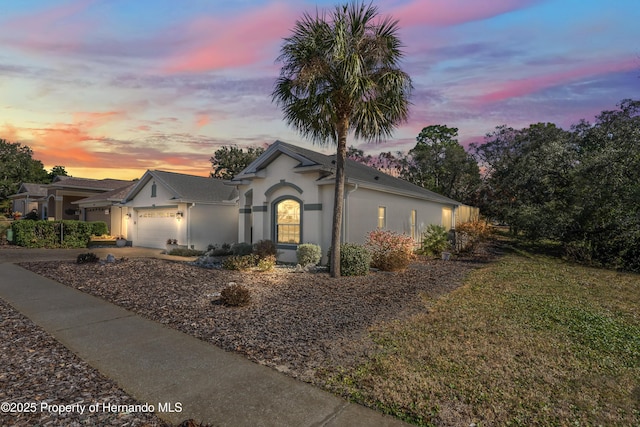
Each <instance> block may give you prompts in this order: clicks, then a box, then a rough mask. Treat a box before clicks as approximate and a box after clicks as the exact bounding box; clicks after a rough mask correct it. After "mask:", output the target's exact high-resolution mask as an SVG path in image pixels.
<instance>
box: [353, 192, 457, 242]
mask: <svg viewBox="0 0 640 427" xmlns="http://www.w3.org/2000/svg"><path fill="white" fill-rule="evenodd" d="M380 206H384V207H385V208H386V226H385V227H384V229H385V230H391V231H395V232H397V233H405V234H409V235H410V234H411V211H412V210H415V211H416V224H415V235H414V236H413V237H414V238H419V236H420V235H421V234H422V231H424V229H425V228H426V227H427V226H428V225H429V224H438V225H440V224H441V222H442V209H443V207H447V205H442V204H439V203H435V202H429V201H425V200H420V199H415V198H411V197H404V196H400V195H397V194H391V193H385V192H381V191H375V190H372V189H367V188H358V189H357V190H355V191H354V192H352V193H351V194H350V195H349V197H348V199H347V202H346V203H345V208H346V209H345V210H346V212H345V215H346V216H347V218H346V233H344V234H345V241H348V242H352V243H364V242H365V241H366V236H367V233H368V232H370V231H372V230H375V229H376V228H378V207H380ZM448 207H451V206H448Z"/></svg>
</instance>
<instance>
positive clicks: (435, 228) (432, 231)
mask: <svg viewBox="0 0 640 427" xmlns="http://www.w3.org/2000/svg"><path fill="white" fill-rule="evenodd" d="M449 246H450V243H449V233H447V230H446V229H445V228H444V227H443V226H441V225H436V224H431V225H429V226H428V227H427V229H426V230H425V231H424V233H422V245H421V246H420V249H418V253H420V254H422V255H440V254H441V253H442V252H444V251H445V250H446V249H448V248H449Z"/></svg>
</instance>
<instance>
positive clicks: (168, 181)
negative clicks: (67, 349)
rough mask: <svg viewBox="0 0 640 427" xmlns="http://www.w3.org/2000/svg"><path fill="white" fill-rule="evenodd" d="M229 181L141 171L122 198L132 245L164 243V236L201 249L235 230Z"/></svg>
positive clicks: (235, 233)
mask: <svg viewBox="0 0 640 427" xmlns="http://www.w3.org/2000/svg"><path fill="white" fill-rule="evenodd" d="M237 194H238V193H237V191H236V189H235V186H230V185H226V184H225V183H224V181H221V180H219V179H214V178H208V177H200V176H193V175H184V174H179V173H173V172H164V171H147V172H146V173H145V174H144V175H143V176H142V178H140V180H138V181H137V182H136V184H135V186H134V187H133V188H132V189H131V191H130V192H129V193H128V194H127V196H126V197H125V198H124V200H123V204H124V205H125V206H126V208H127V210H128V213H131V217H130V218H128V219H126V220H125V222H126V223H127V225H128V230H129V234H128V237H129V240H131V241H132V244H133V246H142V247H147V248H159V249H165V248H166V245H167V240H169V239H171V240H175V241H176V243H177V244H178V245H184V246H186V247H188V248H193V249H198V250H204V249H206V248H207V247H208V246H209V245H210V244H217V245H221V244H223V243H234V242H235V241H236V238H237V236H238V195H237Z"/></svg>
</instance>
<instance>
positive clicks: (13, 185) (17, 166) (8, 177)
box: [0, 139, 49, 200]
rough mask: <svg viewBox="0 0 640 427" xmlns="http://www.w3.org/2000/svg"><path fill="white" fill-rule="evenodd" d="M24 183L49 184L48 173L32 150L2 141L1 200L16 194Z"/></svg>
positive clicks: (0, 149)
mask: <svg viewBox="0 0 640 427" xmlns="http://www.w3.org/2000/svg"><path fill="white" fill-rule="evenodd" d="M22 182H32V183H42V184H44V183H47V182H49V180H48V177H47V171H46V170H45V169H44V166H43V165H42V162H41V161H40V160H35V159H33V151H32V150H31V148H29V147H28V146H26V145H22V144H20V143H18V142H14V143H11V142H8V141H6V140H4V139H0V200H2V199H6V198H7V196H9V195H11V194H15V192H16V191H18V187H19V186H20V183H22Z"/></svg>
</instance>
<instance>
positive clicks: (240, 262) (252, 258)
mask: <svg viewBox="0 0 640 427" xmlns="http://www.w3.org/2000/svg"><path fill="white" fill-rule="evenodd" d="M259 260H260V258H258V256H256V255H233V256H230V257H229V258H227V259H225V260H224V261H223V262H222V267H223V268H225V269H227V270H239V271H246V270H250V269H252V268H253V267H255V266H256V265H258V261H259Z"/></svg>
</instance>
